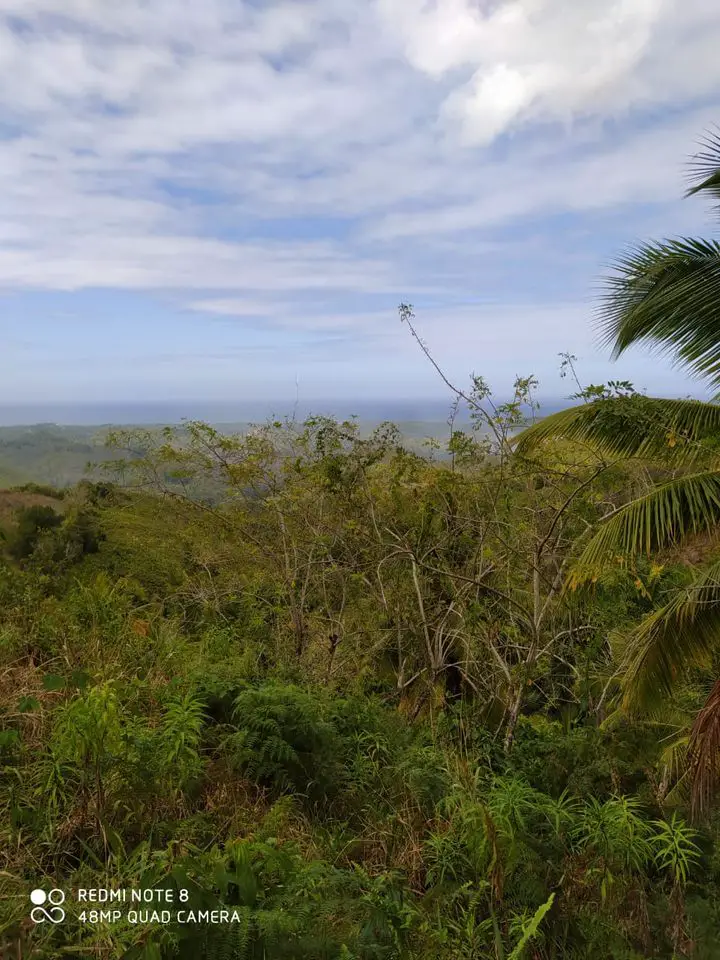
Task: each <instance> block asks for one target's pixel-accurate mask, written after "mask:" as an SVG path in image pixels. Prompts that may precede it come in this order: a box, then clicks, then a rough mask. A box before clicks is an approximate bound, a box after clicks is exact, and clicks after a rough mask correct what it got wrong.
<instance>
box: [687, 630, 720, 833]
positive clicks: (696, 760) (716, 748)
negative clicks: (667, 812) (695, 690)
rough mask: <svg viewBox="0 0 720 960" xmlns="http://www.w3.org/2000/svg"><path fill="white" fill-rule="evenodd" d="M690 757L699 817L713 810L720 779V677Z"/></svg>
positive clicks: (694, 812) (692, 799)
mask: <svg viewBox="0 0 720 960" xmlns="http://www.w3.org/2000/svg"><path fill="white" fill-rule="evenodd" d="M719 619H720V618H719ZM688 760H689V767H690V777H691V781H692V787H691V794H690V810H691V812H692V816H693V818H694V819H696V818H698V817H701V816H702V815H703V814H704V813H705V812H706V811H707V810H708V809H709V807H710V803H711V801H712V799H713V796H714V794H715V792H716V791H717V788H718V781H719V780H720V680H717V681H716V682H715V685H714V686H713V688H712V690H711V692H710V696H709V697H708V698H707V700H706V701H705V704H704V705H703V708H702V710H701V711H700V713H699V714H698V715H697V718H696V720H695V723H694V724H693V728H692V731H691V733H690V744H689V747H688Z"/></svg>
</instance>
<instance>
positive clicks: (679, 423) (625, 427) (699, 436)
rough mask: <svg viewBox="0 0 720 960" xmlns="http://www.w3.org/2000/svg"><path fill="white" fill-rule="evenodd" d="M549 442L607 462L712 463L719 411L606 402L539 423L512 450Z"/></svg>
mask: <svg viewBox="0 0 720 960" xmlns="http://www.w3.org/2000/svg"><path fill="white" fill-rule="evenodd" d="M550 439H558V440H561V439H562V440H570V441H576V442H579V443H584V444H588V445H590V446H591V447H593V448H594V449H595V450H597V452H598V453H600V454H604V455H607V456H611V457H638V458H641V459H644V460H657V461H659V462H661V463H663V464H668V465H675V466H677V465H680V464H688V463H697V462H699V461H701V460H703V459H707V458H708V457H710V458H712V457H713V455H715V451H716V449H717V448H718V446H719V445H720V405H718V404H714V403H704V402H702V401H700V400H674V399H666V398H655V397H645V396H641V395H639V394H637V395H635V396H628V397H609V398H607V399H604V400H596V401H594V402H593V403H588V404H583V405H581V406H577V407H570V408H568V409H567V410H561V411H560V412H559V413H554V414H552V415H551V416H549V417H545V418H544V419H542V420H540V421H538V422H537V423H535V424H533V426H531V427H529V428H528V429H527V430H525V431H523V433H521V434H520V435H519V436H518V437H517V438H516V441H515V443H516V450H517V451H518V452H519V453H520V454H523V455H527V454H528V453H530V452H531V451H532V450H533V449H535V448H536V447H537V446H538V445H539V444H541V443H542V442H543V441H545V440H550Z"/></svg>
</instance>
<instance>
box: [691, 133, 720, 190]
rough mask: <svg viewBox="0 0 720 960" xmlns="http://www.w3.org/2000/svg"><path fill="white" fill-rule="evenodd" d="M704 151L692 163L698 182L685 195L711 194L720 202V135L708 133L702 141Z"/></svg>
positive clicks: (697, 154)
mask: <svg viewBox="0 0 720 960" xmlns="http://www.w3.org/2000/svg"><path fill="white" fill-rule="evenodd" d="M701 145H702V149H701V150H700V152H699V153H696V154H695V156H694V157H693V158H692V160H691V161H690V170H691V172H692V174H693V178H694V179H695V180H696V181H697V182H696V183H695V184H694V186H692V187H690V189H689V190H688V191H687V193H686V194H685V196H686V197H691V196H693V194H696V193H709V194H710V196H711V197H714V199H716V200H720V133H718V132H713V133H708V134H707V135H706V137H705V139H704V140H701Z"/></svg>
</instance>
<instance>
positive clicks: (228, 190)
mask: <svg viewBox="0 0 720 960" xmlns="http://www.w3.org/2000/svg"><path fill="white" fill-rule="evenodd" d="M710 7H711V4H708V3H707V0H686V2H684V3H683V4H679V3H677V2H674V0H607V2H606V3H604V4H600V5H598V3H597V2H596V0H575V2H573V3H569V2H568V0H497V2H490V0H371V2H370V3H367V4H358V3H356V2H354V0H353V2H351V0H303V2H269V3H266V4H257V3H249V2H247V3H245V2H242V0H184V2H183V3H182V4H178V3H177V2H172V0H124V2H122V3H113V4H99V3H97V2H95V0H4V3H3V4H2V7H1V9H0V79H1V80H2V83H1V84H0V175H2V182H3V191H2V196H0V213H1V216H0V288H2V289H5V290H8V289H24V288H32V289H47V290H64V291H69V290H78V289H82V288H85V287H100V288H122V289H132V290H150V291H174V295H175V297H176V300H177V302H178V303H180V304H181V305H186V306H190V307H192V309H194V310H196V311H197V312H198V313H199V314H200V313H202V312H205V313H207V314H211V313H212V314H228V313H229V314H231V315H235V316H238V317H248V316H255V317H259V318H261V319H262V318H263V317H265V318H269V319H272V320H274V321H276V322H277V324H287V323H289V324H296V325H298V327H301V328H303V329H308V330H316V329H318V328H319V327H318V325H320V326H322V325H324V327H325V328H330V326H331V325H332V324H333V323H334V324H335V325H337V326H338V327H342V326H343V322H342V320H341V317H342V315H343V314H342V312H341V310H340V309H339V307H338V301H339V300H342V299H343V298H344V299H346V300H347V301H348V316H351V317H353V318H354V319H355V322H356V323H361V324H364V325H365V326H364V329H367V331H368V335H370V332H371V331H372V329H374V328H373V324H372V321H371V320H370V319H369V314H368V312H367V311H365V308H364V304H363V303H356V302H354V301H355V300H356V299H359V298H361V297H363V296H365V295H374V296H378V295H383V296H385V297H387V300H388V302H389V303H390V304H394V302H395V300H396V299H398V298H399V293H400V292H401V293H402V295H403V296H407V297H408V298H412V297H413V296H415V295H416V294H418V292H422V291H425V292H426V293H427V294H429V293H432V292H434V293H435V294H436V295H437V296H441V295H442V294H443V293H444V294H445V295H446V296H447V297H449V298H451V297H455V296H458V295H459V296H462V295H468V294H469V293H470V292H472V291H473V290H476V289H477V284H478V283H479V282H480V281H482V282H491V281H492V276H493V274H494V272H497V265H498V264H499V263H501V261H502V259H503V258H504V257H507V247H506V246H504V244H507V243H508V241H506V240H505V241H502V243H500V242H498V241H497V239H496V237H495V234H494V231H495V230H496V229H498V228H500V227H504V226H507V225H509V224H515V225H519V226H522V224H523V221H524V220H526V219H527V218H528V217H538V216H541V215H544V214H547V213H549V212H553V213H557V212H565V211H568V212H574V213H576V214H580V213H583V212H588V211H589V212H592V211H598V210H606V209H612V208H614V207H616V206H618V205H621V204H628V203H663V202H665V200H666V199H667V200H668V201H669V200H673V199H674V198H675V197H677V196H679V194H680V192H681V190H682V182H681V179H680V163H681V161H682V159H683V157H684V156H685V154H686V152H687V151H688V150H689V149H690V148H691V142H692V137H693V136H694V135H695V134H696V133H699V132H700V131H701V130H702V127H703V126H704V125H705V124H706V122H707V121H708V120H710V119H712V114H711V113H710V112H709V110H708V108H707V107H706V106H704V100H703V98H707V96H708V95H709V94H712V93H714V91H715V90H716V89H717V85H718V84H720V58H718V57H717V49H718V46H719V45H720V19H718V18H717V16H716V15H714V14H713V11H711V10H710ZM663 111H664V114H665V115H663ZM266 218H281V219H282V221H283V225H282V226H280V227H277V230H276V234H275V237H274V238H272V237H271V238H268V236H267V234H266V233H263V224H262V223H261V222H260V221H262V220H263V219H266ZM313 218H314V219H315V220H317V222H316V223H315V224H314V226H313V224H312V219H313ZM698 220H700V217H699V216H698ZM337 221H341V222H340V223H339V224H338V222H337ZM469 232H471V233H472V237H471V238H469V237H468V233H469ZM542 242H543V243H544V244H545V246H546V247H547V242H546V241H545V240H543V241H542ZM513 243H516V244H517V248H518V249H522V245H523V240H522V238H521V239H519V240H517V241H515V240H513ZM560 245H561V246H562V244H560ZM471 255H472V256H476V257H477V263H476V265H475V266H473V264H472V263H471V262H470V261H471ZM548 256H550V253H549V251H547V250H545V251H544V252H543V251H535V263H536V265H537V266H538V267H539V268H540V269H542V264H543V262H544V258H547V257H548ZM299 296H307V297H311V298H312V297H314V298H315V300H316V304H315V306H313V305H312V304H305V303H303V304H302V308H298V309H295V308H293V307H292V305H293V302H294V300H295V299H296V298H297V297H299ZM325 301H328V302H325ZM330 301H332V302H330ZM364 311H365V312H364ZM313 317H314V318H315V319H313ZM318 318H324V319H318ZM331 318H334V319H331ZM358 318H360V319H358ZM436 322H438V323H440V322H441V319H440V318H439V317H438V319H437V321H436ZM547 322H550V321H549V320H547Z"/></svg>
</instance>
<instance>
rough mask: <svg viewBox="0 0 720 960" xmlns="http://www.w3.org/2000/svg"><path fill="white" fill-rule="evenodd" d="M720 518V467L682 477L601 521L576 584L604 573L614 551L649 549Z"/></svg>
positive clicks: (579, 562) (578, 566)
mask: <svg viewBox="0 0 720 960" xmlns="http://www.w3.org/2000/svg"><path fill="white" fill-rule="evenodd" d="M718 524H720V472H719V471H717V470H711V471H708V472H705V473H695V474H691V475H686V476H682V477H677V478H675V479H673V480H670V481H668V482H667V483H663V484H661V485H660V486H657V487H655V488H654V489H652V490H651V491H650V492H649V493H647V494H645V495H644V496H642V497H638V498H637V499H635V500H632V501H631V502H630V503H627V504H625V506H623V507H620V508H619V509H618V510H616V511H615V512H614V513H613V514H611V516H610V517H609V518H608V519H606V520H604V521H603V522H602V523H601V525H600V527H599V529H598V531H597V533H596V534H595V535H594V536H593V537H592V539H591V540H590V541H589V543H588V544H587V546H586V547H585V549H584V550H583V552H582V554H581V555H580V557H579V559H578V560H577V562H576V564H575V565H574V570H573V573H572V575H571V584H572V585H575V586H577V585H579V584H580V583H583V582H585V581H587V580H588V579H591V578H592V577H597V576H599V573H600V572H601V571H602V570H603V569H604V568H606V567H607V563H608V561H611V560H612V558H613V557H617V556H619V555H620V556H623V557H626V556H634V555H637V554H639V553H645V554H649V553H652V552H653V551H654V550H657V549H659V548H661V547H665V546H671V545H672V546H674V545H676V544H677V543H679V542H680V541H681V540H682V539H683V538H684V537H686V536H687V535H688V534H694V533H700V532H702V531H706V530H711V529H713V528H714V527H715V526H716V525H718Z"/></svg>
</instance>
